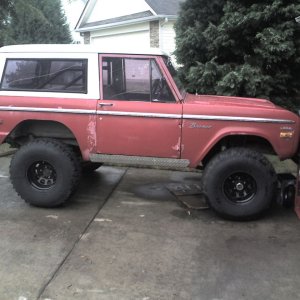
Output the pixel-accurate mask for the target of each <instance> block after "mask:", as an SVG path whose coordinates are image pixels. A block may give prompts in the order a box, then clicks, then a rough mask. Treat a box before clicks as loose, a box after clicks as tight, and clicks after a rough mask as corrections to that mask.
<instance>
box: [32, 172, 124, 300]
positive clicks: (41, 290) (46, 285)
mask: <svg viewBox="0 0 300 300" xmlns="http://www.w3.org/2000/svg"><path fill="white" fill-rule="evenodd" d="M127 171H128V168H126V169H125V171H124V173H123V174H122V176H121V177H120V179H119V180H118V182H117V183H116V185H115V186H114V187H113V188H112V190H111V192H110V193H109V194H108V195H107V197H106V199H105V201H104V202H103V204H102V205H101V206H100V207H99V209H97V211H96V213H95V214H94V215H93V217H92V218H91V220H90V221H89V223H88V224H87V225H86V226H85V228H84V230H83V231H82V233H81V234H80V235H79V237H78V238H77V240H76V241H75V243H74V245H73V246H72V247H71V249H70V251H69V252H68V253H67V255H66V256H65V257H64V259H63V260H62V261H61V263H60V264H59V265H58V267H57V268H56V270H54V272H53V274H52V275H51V277H50V279H49V280H48V281H47V282H46V283H45V284H44V285H43V286H42V287H41V289H40V291H39V292H38V295H37V298H36V299H37V300H39V299H42V298H41V297H42V295H43V293H44V292H45V290H46V288H47V287H48V286H49V284H50V283H51V282H52V280H53V279H54V278H55V277H56V275H57V274H58V272H59V271H60V269H61V268H62V267H63V266H64V264H65V262H66V261H67V259H68V258H69V256H70V255H71V254H72V252H73V250H74V249H75V247H76V245H77V244H78V243H79V242H80V240H81V239H82V237H83V236H84V235H85V234H86V232H87V231H88V229H89V228H90V226H91V224H92V223H93V222H94V220H95V218H96V216H97V215H98V214H99V212H100V211H101V210H102V208H103V207H104V206H105V204H106V202H107V201H108V200H109V198H110V197H111V196H112V195H113V193H114V192H115V190H116V189H117V188H118V186H119V185H120V183H121V182H122V180H123V178H124V176H125V175H126V173H127Z"/></svg>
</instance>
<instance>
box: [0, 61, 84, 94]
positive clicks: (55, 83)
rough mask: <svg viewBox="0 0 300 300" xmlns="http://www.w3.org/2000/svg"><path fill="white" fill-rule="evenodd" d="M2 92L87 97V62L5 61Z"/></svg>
mask: <svg viewBox="0 0 300 300" xmlns="http://www.w3.org/2000/svg"><path fill="white" fill-rule="evenodd" d="M1 89H2V90H11V91H19V90H21V91H37V92H43V91H45V92H46V91H47V92H63V93H87V60H78V59H8V60H7V61H6V65H5V70H4V73H3V77H2V81H1Z"/></svg>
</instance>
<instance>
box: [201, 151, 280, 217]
mask: <svg viewBox="0 0 300 300" xmlns="http://www.w3.org/2000/svg"><path fill="white" fill-rule="evenodd" d="M276 182H277V178H276V174H275V171H274V168H273V166H272V165H271V163H270V162H269V161H268V160H267V159H266V158H265V157H264V156H263V155H262V154H260V153H258V152H255V151H252V150H248V149H244V148H232V149H229V150H226V151H224V152H222V153H220V154H218V155H217V156H216V157H214V158H213V159H212V160H211V161H210V162H209V163H208V165H207V167H206V168H205V170H204V174H203V190H204V193H205V194H206V196H207V198H208V202H209V204H210V206H211V208H212V209H213V210H214V211H216V212H217V213H218V214H219V215H221V216H223V217H225V218H228V219H235V220H250V219H255V218H257V217H259V216H260V215H261V214H262V213H263V212H265V211H266V210H267V209H268V208H269V207H270V204H271V202H272V200H273V198H274V195H275V190H276Z"/></svg>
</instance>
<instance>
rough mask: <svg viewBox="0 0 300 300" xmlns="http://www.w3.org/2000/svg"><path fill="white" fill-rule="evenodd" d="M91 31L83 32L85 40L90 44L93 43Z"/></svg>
mask: <svg viewBox="0 0 300 300" xmlns="http://www.w3.org/2000/svg"><path fill="white" fill-rule="evenodd" d="M90 38H91V33H90V32H85V33H84V34H83V41H84V43H85V44H90V43H91V39H90Z"/></svg>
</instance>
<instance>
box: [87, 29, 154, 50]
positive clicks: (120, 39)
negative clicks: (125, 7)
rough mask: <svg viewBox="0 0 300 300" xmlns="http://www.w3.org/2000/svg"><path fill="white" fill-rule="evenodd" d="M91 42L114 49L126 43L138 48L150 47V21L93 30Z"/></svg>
mask: <svg viewBox="0 0 300 300" xmlns="http://www.w3.org/2000/svg"><path fill="white" fill-rule="evenodd" d="M91 44H94V45H102V46H105V48H110V47H111V48H112V49H116V47H120V46H123V47H124V45H127V46H132V45H135V46H136V48H137V49H143V48H147V47H148V48H149V47H150V34H149V23H142V24H136V25H131V26H123V27H117V28H111V29H105V30H101V31H99V30H98V31H92V32H91Z"/></svg>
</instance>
